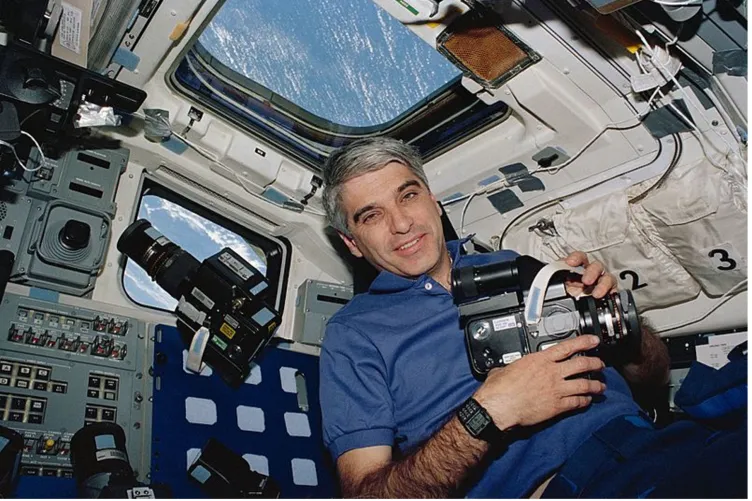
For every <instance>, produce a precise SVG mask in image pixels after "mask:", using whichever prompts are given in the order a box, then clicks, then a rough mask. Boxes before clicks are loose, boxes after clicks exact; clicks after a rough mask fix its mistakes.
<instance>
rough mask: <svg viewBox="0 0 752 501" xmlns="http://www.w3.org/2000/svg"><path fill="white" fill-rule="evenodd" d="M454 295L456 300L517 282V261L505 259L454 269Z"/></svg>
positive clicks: (494, 290) (452, 278) (481, 294)
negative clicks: (499, 261)
mask: <svg viewBox="0 0 752 501" xmlns="http://www.w3.org/2000/svg"><path fill="white" fill-rule="evenodd" d="M451 280H452V295H453V296H454V300H455V302H461V301H464V300H466V299H471V298H474V297H478V296H486V295H491V294H493V293H494V292H496V291H500V290H502V289H506V288H510V287H512V286H514V285H516V284H517V263H516V261H505V262H501V263H492V264H486V265H481V266H464V267H462V268H454V269H452V276H451Z"/></svg>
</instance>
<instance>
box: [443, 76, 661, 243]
mask: <svg viewBox="0 0 752 501" xmlns="http://www.w3.org/2000/svg"><path fill="white" fill-rule="evenodd" d="M659 90H660V89H656V90H655V91H653V93H652V94H651V95H650V99H648V102H647V105H646V106H645V109H644V110H643V111H641V112H638V113H636V114H634V115H632V116H631V117H629V118H625V119H624V120H619V121H618V122H610V123H608V124H606V125H605V126H604V127H603V128H602V129H601V130H600V131H599V132H598V133H597V134H596V135H595V136H593V138H592V139H590V140H589V141H588V142H587V143H585V145H584V146H583V147H582V148H580V149H579V150H578V151H577V152H576V153H575V154H574V155H572V156H571V157H570V158H568V159H567V160H566V161H565V162H562V163H561V164H559V165H556V166H553V167H540V166H539V167H538V168H536V169H533V170H531V171H530V172H529V173H528V176H532V175H533V174H536V173H538V172H548V173H549V174H552V175H553V174H556V173H558V172H559V171H560V170H561V169H563V168H564V167H566V166H568V165H569V164H571V163H572V162H574V161H575V160H576V159H577V158H578V157H579V156H580V155H582V154H583V153H584V152H585V150H587V149H588V148H589V147H590V146H591V145H592V144H593V143H594V142H595V141H597V140H598V138H599V137H601V136H602V135H603V134H604V133H605V132H606V131H607V130H610V129H615V130H628V129H631V128H634V127H637V126H638V125H640V122H639V121H638V122H637V123H635V124H634V125H630V126H627V127H619V125H621V124H623V123H626V122H629V121H632V120H635V119H638V120H639V119H641V118H642V117H643V116H645V115H647V113H648V112H649V111H650V107H651V106H652V104H653V101H654V100H655V97H656V95H657V94H658V92H659ZM509 186H510V184H509V181H507V180H506V179H499V180H497V181H494V182H493V183H490V184H487V185H486V186H482V187H480V188H478V189H477V190H475V191H473V192H472V193H468V194H466V195H460V196H458V197H455V198H453V199H450V200H447V201H444V202H442V204H443V205H445V206H446V205H451V204H453V203H456V202H459V201H461V200H465V204H464V205H463V207H462V212H461V213H460V237H462V236H464V234H465V215H466V214H467V209H468V207H469V206H470V202H472V200H473V199H474V198H475V197H476V196H478V195H481V194H483V193H488V192H489V191H493V190H497V189H500V188H506V187H509ZM589 188H590V187H589ZM589 188H588V189H589Z"/></svg>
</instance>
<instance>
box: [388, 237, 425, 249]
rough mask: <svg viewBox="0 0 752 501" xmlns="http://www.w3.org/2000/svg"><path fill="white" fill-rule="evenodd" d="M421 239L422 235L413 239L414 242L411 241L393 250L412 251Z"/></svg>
mask: <svg viewBox="0 0 752 501" xmlns="http://www.w3.org/2000/svg"><path fill="white" fill-rule="evenodd" d="M421 238H423V235H421V236H419V237H417V238H415V239H414V240H411V241H409V242H407V243H406V244H403V245H400V246H399V247H397V248H396V249H395V250H397V251H406V250H408V249H412V248H413V247H415V246H416V245H418V243H419V242H420V239H421Z"/></svg>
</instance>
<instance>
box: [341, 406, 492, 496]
mask: <svg viewBox="0 0 752 501" xmlns="http://www.w3.org/2000/svg"><path fill="white" fill-rule="evenodd" d="M487 450H488V443H487V442H484V441H483V440H478V439H475V438H473V437H471V436H470V435H469V434H468V433H467V431H465V429H464V428H463V427H462V425H461V424H460V422H459V420H458V419H457V418H456V417H453V418H452V419H451V420H450V421H449V422H448V423H447V424H446V425H444V427H443V428H441V429H440V430H439V431H438V432H436V434H435V435H434V436H433V437H431V438H430V439H429V440H428V441H427V442H426V443H425V444H423V446H422V447H420V448H419V449H418V450H417V451H415V452H414V453H413V454H410V455H409V456H407V457H406V458H404V459H402V460H399V461H392V449H391V447H387V446H378V447H366V448H363V449H355V450H351V451H348V452H346V453H344V454H343V455H342V456H340V457H339V459H338V460H337V468H338V470H339V475H340V483H341V485H342V496H343V497H346V498H353V497H364V498H447V497H453V495H454V494H455V493H456V492H457V489H458V488H459V486H460V485H461V484H462V481H463V480H464V479H465V477H466V476H467V473H468V472H469V471H470V470H472V468H473V467H474V466H475V465H477V464H478V463H479V462H480V460H481V458H482V457H483V456H484V455H485V454H486V452H487Z"/></svg>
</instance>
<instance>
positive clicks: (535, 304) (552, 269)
mask: <svg viewBox="0 0 752 501" xmlns="http://www.w3.org/2000/svg"><path fill="white" fill-rule="evenodd" d="M560 271H571V272H575V273H583V272H584V271H585V270H584V268H583V267H582V266H576V267H575V266H569V265H568V264H567V263H566V262H564V261H554V262H553V263H549V264H547V265H546V266H544V267H543V268H541V270H540V271H539V272H538V274H537V275H535V278H534V279H533V283H532V285H531V286H530V291H529V292H528V295H527V300H526V301H525V322H526V323H527V325H528V327H530V328H532V329H533V330H537V328H538V322H540V319H541V313H543V302H544V301H545V299H546V291H547V290H548V282H549V281H550V280H551V277H552V276H554V274H555V273H558V272H560Z"/></svg>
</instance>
